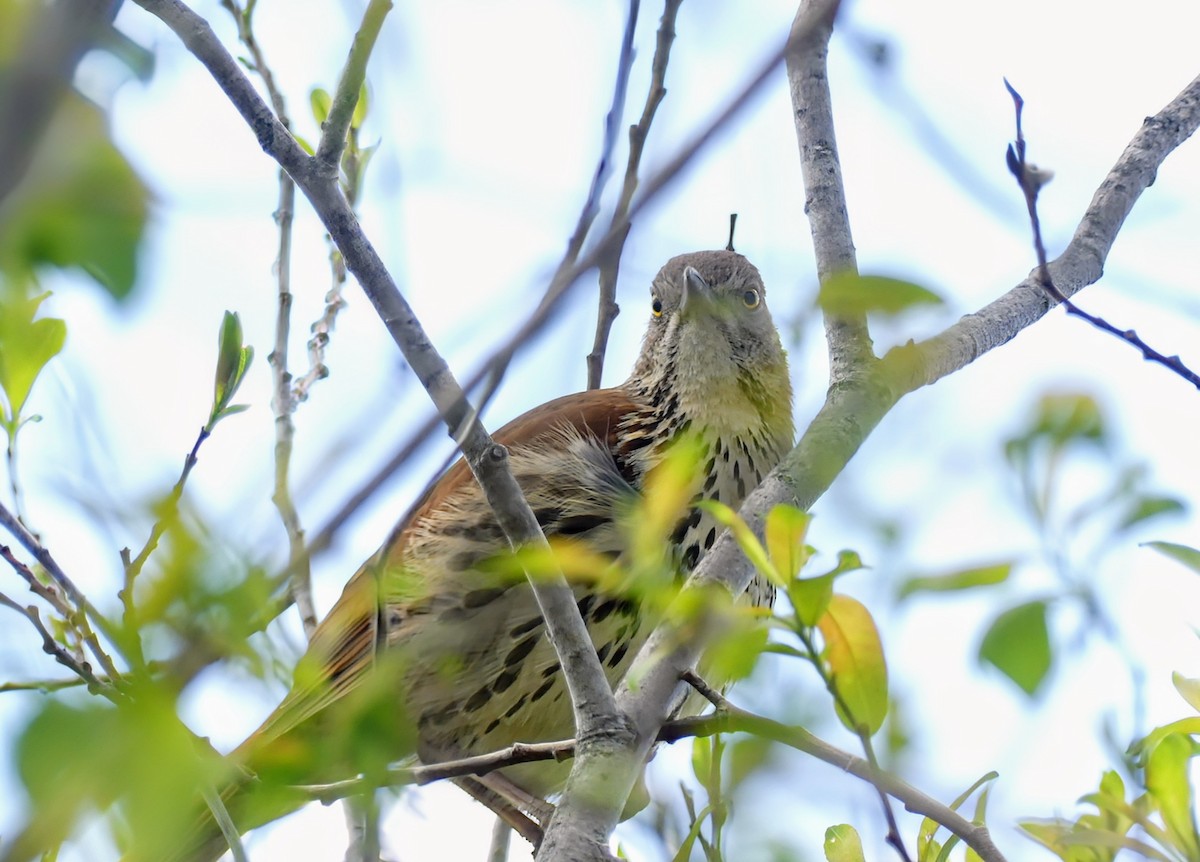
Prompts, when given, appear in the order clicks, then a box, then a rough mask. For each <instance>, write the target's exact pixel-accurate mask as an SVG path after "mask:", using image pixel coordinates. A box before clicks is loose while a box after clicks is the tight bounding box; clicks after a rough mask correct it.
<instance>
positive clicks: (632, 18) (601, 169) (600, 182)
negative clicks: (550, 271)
mask: <svg viewBox="0 0 1200 862" xmlns="http://www.w3.org/2000/svg"><path fill="white" fill-rule="evenodd" d="M640 7H641V2H640V0H630V2H629V11H628V12H627V13H626V16H625V31H624V34H623V35H622V36H621V53H620V55H619V57H618V58H617V80H616V83H615V84H614V85H613V96H612V104H611V106H610V107H609V109H608V113H607V114H606V115H605V117H604V142H603V144H602V145H601V147H600V158H599V160H598V161H597V163H596V172H595V173H594V174H593V175H592V185H591V187H590V188H588V193H587V198H586V199H585V200H584V203H583V210H582V212H580V213H579V220H578V221H577V222H576V224H575V230H574V232H572V234H571V238H570V239H569V240H568V241H567V251H566V254H564V255H563V263H562V264H560V266H561V265H563V264H566V265H569V264H572V263H574V262H575V261H576V259H578V257H579V252H580V251H582V250H583V243H584V241H585V240H586V239H587V235H588V232H589V231H590V230H591V229H592V223H593V222H594V221H595V220H596V216H597V215H599V214H600V198H601V196H602V195H603V194H604V187H605V186H606V185H607V184H608V178H609V177H610V176H611V175H612V163H613V151H614V150H615V149H616V148H617V126H618V124H619V123H620V122H621V118H622V117H623V116H625V94H626V93H627V92H628V91H629V70H630V69H631V68H633V34H634V32H635V31H636V30H637V20H638V9H639V8H640Z"/></svg>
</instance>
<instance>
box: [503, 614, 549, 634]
mask: <svg viewBox="0 0 1200 862" xmlns="http://www.w3.org/2000/svg"><path fill="white" fill-rule="evenodd" d="M541 624H542V618H541V617H534V618H533V619H531V620H526V621H525V622H523V623H520V624H519V625H515V626H513V627H512V628H511V629H509V630H508V633H509V634H510V635H512V636H513V637H514V638H519V637H520V636H521V635H525V634H529V633H530V632H531V631H533V630H534V629H536V628H537V627H538V626H540V625H541Z"/></svg>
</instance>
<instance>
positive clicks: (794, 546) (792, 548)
mask: <svg viewBox="0 0 1200 862" xmlns="http://www.w3.org/2000/svg"><path fill="white" fill-rule="evenodd" d="M811 521H812V516H811V515H809V514H808V513H807V512H803V511H801V510H800V509H797V508H796V507H795V506H776V507H775V508H773V509H772V510H771V511H770V512H768V513H767V518H766V521H765V522H764V524H763V536H764V538H765V539H766V542H767V556H768V557H769V558H770V560H771V564H772V565H773V566H774V567H775V571H776V572H778V573H779V577H780V578H782V579H783V580H784V581H785V582H786V581H790V580H792V579H793V578H794V577H796V576H797V575H798V574H800V570H801V569H802V568H804V564H805V563H806V562H808V557H809V549H808V547H807V546H806V545H805V544H804V537H805V535H806V534H807V533H808V525H809V523H810V522H811Z"/></svg>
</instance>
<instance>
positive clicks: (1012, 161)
mask: <svg viewBox="0 0 1200 862" xmlns="http://www.w3.org/2000/svg"><path fill="white" fill-rule="evenodd" d="M1004 86H1005V87H1006V88H1008V92H1009V94H1010V95H1011V96H1012V99H1013V107H1014V111H1015V113H1016V123H1017V140H1016V144H1015V145H1011V146H1009V148H1008V169H1009V171H1011V172H1012V175H1013V176H1014V177H1016V180H1017V185H1018V186H1020V187H1021V194H1022V195H1023V196H1024V198H1025V208H1026V209H1027V211H1028V212H1029V225H1030V227H1031V228H1032V230H1033V248H1034V252H1035V253H1036V254H1037V262H1038V265H1037V270H1036V272H1037V281H1038V284H1039V285H1040V286H1041V288H1042V290H1044V291H1046V293H1047V294H1049V296H1050V298H1051V299H1053V300H1054V301H1055V302H1057V303H1059V304H1060V305H1062V306H1063V307H1064V308H1065V309H1066V310H1067V313H1068V314H1073V315H1075V316H1076V317H1080V318H1082V319H1084V320H1086V321H1087V322H1088V323H1090V324H1091V325H1092V326H1094V327H1096V328H1097V329H1101V330H1103V331H1104V332H1107V333H1109V334H1110V335H1115V336H1116V337H1117V338H1119V339H1121V340H1122V341H1124V342H1125V343H1126V344H1129V345H1131V346H1133V347H1136V348H1137V349H1138V350H1140V351H1141V353H1142V358H1143V359H1145V360H1146V361H1148V362H1157V363H1158V364H1159V365H1162V366H1164V367H1165V368H1167V369H1169V370H1170V371H1173V372H1175V374H1177V375H1179V376H1180V377H1182V378H1183V379H1184V380H1186V381H1187V382H1188V383H1191V384H1192V385H1193V386H1195V387H1196V388H1197V389H1200V375H1197V374H1196V372H1194V371H1192V370H1191V369H1190V368H1188V367H1187V366H1186V365H1184V364H1183V360H1181V359H1180V358H1179V356H1178V355H1176V356H1167V355H1165V354H1162V353H1159V352H1158V351H1157V350H1155V349H1154V348H1153V347H1151V346H1150V345H1149V344H1147V343H1146V342H1145V341H1143V340H1142V339H1141V337H1140V336H1138V334H1137V333H1136V332H1134V331H1133V330H1132V329H1118V328H1117V327H1115V326H1113V325H1112V324H1111V323H1109V322H1108V321H1107V320H1105V319H1104V318H1102V317H1097V316H1096V315H1094V314H1089V313H1088V312H1086V311H1084V310H1083V309H1082V308H1080V307H1079V306H1078V305H1076V304H1075V303H1073V302H1072V301H1071V300H1069V299H1067V297H1065V296H1063V294H1062V293H1061V292H1060V291H1059V289H1058V288H1057V287H1055V285H1054V279H1053V277H1051V275H1050V269H1049V267H1048V266H1047V264H1046V244H1045V243H1044V242H1043V241H1042V223H1041V220H1040V219H1039V218H1038V209H1037V197H1038V192H1039V191H1041V188H1042V186H1044V185H1045V184H1046V183H1047V182H1049V181H1050V180H1051V179H1052V178H1053V176H1054V175H1053V173H1051V172H1048V171H1045V170H1040V169H1039V168H1037V167H1036V166H1035V165H1034V164H1032V163H1031V162H1029V161H1027V160H1026V158H1025V134H1024V132H1022V131H1021V110H1022V108H1024V107H1025V100H1024V99H1022V98H1021V95H1020V93H1018V92H1017V91H1016V90H1015V89H1013V86H1012V84H1010V83H1008V81H1005V82H1004Z"/></svg>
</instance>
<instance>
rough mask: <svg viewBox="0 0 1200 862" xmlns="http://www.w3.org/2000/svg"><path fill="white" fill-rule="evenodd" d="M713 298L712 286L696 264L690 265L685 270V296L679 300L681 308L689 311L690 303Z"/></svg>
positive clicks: (682, 310)
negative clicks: (697, 268)
mask: <svg viewBox="0 0 1200 862" xmlns="http://www.w3.org/2000/svg"><path fill="white" fill-rule="evenodd" d="M711 298H712V288H711V287H709V284H708V282H707V281H705V280H704V276H702V275H701V274H700V273H699V272H697V271H696V268H695V267H694V266H689V267H686V268H684V270H683V297H682V298H681V299H680V300H679V310H680V311H681V312H684V311H687V307H688V303H689V302H690V303H692V304H693V306H694V305H695V304H697V303H702V302H705V301H707V300H709V299H711Z"/></svg>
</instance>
